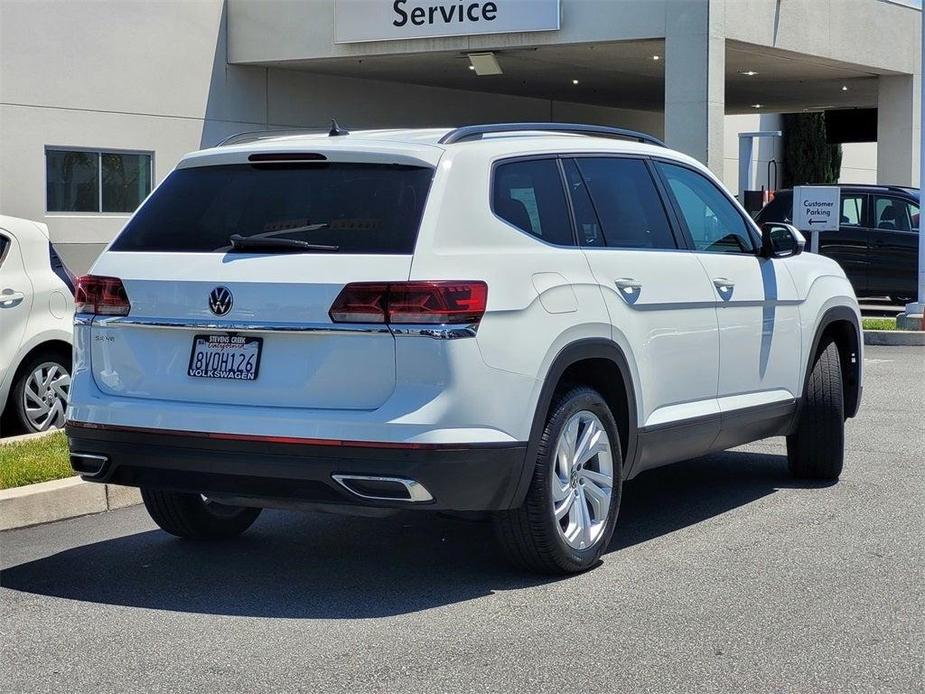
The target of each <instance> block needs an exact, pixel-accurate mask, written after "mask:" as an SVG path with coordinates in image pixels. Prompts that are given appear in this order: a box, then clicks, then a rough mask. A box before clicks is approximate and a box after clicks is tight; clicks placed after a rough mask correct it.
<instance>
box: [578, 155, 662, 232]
mask: <svg viewBox="0 0 925 694" xmlns="http://www.w3.org/2000/svg"><path fill="white" fill-rule="evenodd" d="M575 161H576V162H577V164H578V169H579V170H580V171H581V176H582V178H583V179H584V181H585V184H586V185H587V187H588V192H589V193H590V194H591V200H592V201H593V202H594V209H595V210H597V216H598V217H599V218H600V220H601V225H602V226H603V231H604V241H605V243H606V244H607V246H609V247H613V248H677V244H676V243H675V239H674V236H673V235H672V233H671V225H670V224H669V222H668V216H667V215H666V214H665V208H664V206H663V205H662V201H661V198H659V195H658V189H657V188H656V187H655V182H654V181H653V180H652V176H651V175H650V174H649V170H648V168H647V167H646V164H645V162H644V161H642V160H641V159H618V158H610V157H583V158H579V159H576V160H575Z"/></svg>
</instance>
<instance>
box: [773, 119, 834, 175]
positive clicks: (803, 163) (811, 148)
mask: <svg viewBox="0 0 925 694" xmlns="http://www.w3.org/2000/svg"><path fill="white" fill-rule="evenodd" d="M783 131H784V142H783V146H784V147H783V148H784V156H783V158H784V161H783V167H782V169H783V170H782V177H783V181H782V182H783V186H784V188H791V187H793V186H799V185H805V184H811V183H821V184H828V183H837V182H838V177H839V174H840V173H841V158H842V151H841V145H830V144H828V142H826V134H825V118H824V116H823V114H821V113H785V114H784V117H783Z"/></svg>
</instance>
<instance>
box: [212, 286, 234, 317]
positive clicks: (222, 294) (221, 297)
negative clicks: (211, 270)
mask: <svg viewBox="0 0 925 694" xmlns="http://www.w3.org/2000/svg"><path fill="white" fill-rule="evenodd" d="M233 305H234V297H233V296H232V295H231V290H230V289H228V287H216V288H215V289H213V290H212V291H211V292H209V310H210V311H212V313H214V314H215V315H216V316H224V315H225V314H226V313H228V312H229V311H230V310H231V307H232V306H233Z"/></svg>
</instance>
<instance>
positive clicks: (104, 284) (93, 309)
mask: <svg viewBox="0 0 925 694" xmlns="http://www.w3.org/2000/svg"><path fill="white" fill-rule="evenodd" d="M131 309H132V305H131V304H130V303H129V300H128V294H126V293H125V286H124V285H123V284H122V280H120V279H119V278H118V277H97V276H96V275H84V276H83V277H78V278H77V286H76V288H75V290H74V310H75V311H76V312H77V313H95V314H98V315H101V316H127V315H128V312H129V311H130V310H131Z"/></svg>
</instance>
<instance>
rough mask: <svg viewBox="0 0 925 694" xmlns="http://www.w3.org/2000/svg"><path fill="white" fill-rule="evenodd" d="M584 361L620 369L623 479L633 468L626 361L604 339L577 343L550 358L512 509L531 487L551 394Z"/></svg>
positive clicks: (632, 403)
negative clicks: (603, 362) (602, 362)
mask: <svg viewBox="0 0 925 694" xmlns="http://www.w3.org/2000/svg"><path fill="white" fill-rule="evenodd" d="M585 359H606V360H608V361H611V362H613V363H614V364H616V366H617V368H618V369H619V370H620V375H621V377H622V379H623V390H624V396H625V404H626V417H625V420H626V421H625V422H624V424H625V432H622V433H624V434H625V437H626V440H625V441H622V440H621V442H620V443H621V444H622V447H623V460H624V465H623V474H624V476H625V475H626V474H627V472H628V471H629V470H630V469H631V467H632V462H633V461H634V460H635V456H636V430H637V425H636V389H635V386H634V384H633V377H632V374H631V373H630V368H629V362H627V360H626V356H625V355H624V354H623V350H621V349H620V347H619V346H618V345H617V343H615V342H613V341H612V340H607V339H605V338H588V339H584V340H578V341H576V342H573V343H572V344H570V345H568V346H566V347H564V348H563V349H562V351H561V352H559V354H557V355H556V358H555V359H553V362H552V365H551V366H550V367H549V371H548V372H547V374H546V380H545V381H544V382H543V389H542V390H541V391H540V397H539V401H538V402H537V405H536V412H534V414H533V425H532V427H531V428H530V441H529V443H528V444H527V455H526V460H525V462H524V466H523V473H522V474H521V478H520V483H519V484H518V487H517V492H516V493H515V496H514V503H513V504H512V506H513V507H517V506H520V505H521V504H522V503H523V500H524V498H525V497H526V495H527V489H528V488H529V487H530V480H531V479H533V471H534V468H535V467H536V455H537V450H538V449H539V445H540V436H542V433H543V427H545V426H546V418H547V416H548V415H549V407H550V405H551V404H552V398H553V395H555V392H556V388H557V387H558V386H559V382H560V381H561V380H562V375H563V374H564V373H565V371H566V369H568V368H569V367H570V366H572V365H573V364H577V363H578V362H580V361H584V360H585ZM614 417H615V418H616V419H617V421H618V423H619V422H620V419H621V417H620V415H619V414H618V413H617V412H614Z"/></svg>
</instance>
